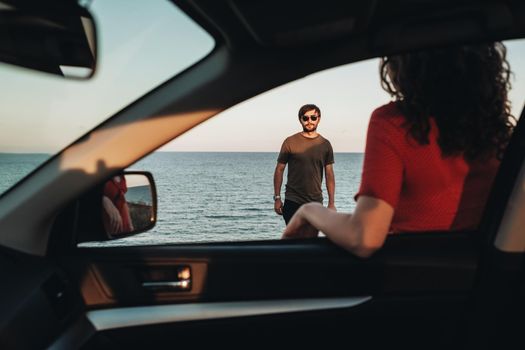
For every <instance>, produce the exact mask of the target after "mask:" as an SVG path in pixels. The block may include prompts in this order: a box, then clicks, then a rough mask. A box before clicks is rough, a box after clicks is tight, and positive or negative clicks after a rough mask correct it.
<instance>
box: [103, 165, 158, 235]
mask: <svg viewBox="0 0 525 350" xmlns="http://www.w3.org/2000/svg"><path fill="white" fill-rule="evenodd" d="M101 205H102V222H103V226H104V230H105V231H106V234H107V235H108V237H110V238H119V237H122V236H124V235H129V234H133V233H138V232H143V231H145V230H148V229H150V228H152V227H153V226H154V225H155V215H156V195H155V187H154V186H153V181H152V178H151V177H150V176H148V174H147V173H138V172H137V173H135V172H127V173H124V174H119V175H115V176H113V177H112V178H111V179H109V180H108V181H106V182H105V184H104V188H103V191H102V198H101Z"/></svg>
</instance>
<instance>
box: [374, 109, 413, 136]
mask: <svg viewBox="0 0 525 350" xmlns="http://www.w3.org/2000/svg"><path fill="white" fill-rule="evenodd" d="M404 123H405V117H404V116H403V113H402V112H401V111H400V110H399V108H398V106H397V104H396V103H395V102H389V103H387V104H385V105H382V106H380V107H378V108H376V109H375V110H374V111H373V112H372V116H371V117H370V126H369V127H370V128H373V129H378V128H380V129H385V130H391V132H399V133H403V125H404Z"/></svg>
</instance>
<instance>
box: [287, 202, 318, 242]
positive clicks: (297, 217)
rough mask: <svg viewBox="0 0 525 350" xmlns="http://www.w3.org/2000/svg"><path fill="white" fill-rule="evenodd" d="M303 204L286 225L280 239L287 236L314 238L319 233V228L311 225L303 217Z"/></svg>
mask: <svg viewBox="0 0 525 350" xmlns="http://www.w3.org/2000/svg"><path fill="white" fill-rule="evenodd" d="M303 208H304V205H303V206H302V207H301V208H299V210H297V211H296V212H295V214H294V216H293V217H292V219H291V220H290V222H289V223H288V225H287V226H286V229H285V230H284V233H283V236H282V237H281V238H282V239H287V238H314V237H317V236H318V235H319V230H318V229H317V228H315V227H314V226H312V224H310V223H309V222H308V221H307V220H306V219H305V218H304V215H303V213H304V210H302V209H303Z"/></svg>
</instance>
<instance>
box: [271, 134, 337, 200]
mask: <svg viewBox="0 0 525 350" xmlns="http://www.w3.org/2000/svg"><path fill="white" fill-rule="evenodd" d="M277 161H278V162H279V163H284V164H288V181H287V183H286V192H285V197H286V199H287V200H290V201H292V202H295V203H297V204H304V203H308V202H319V203H322V202H323V191H322V190H321V184H322V182H323V173H324V167H325V166H326V165H328V164H332V163H333V162H334V151H333V150H332V145H331V144H330V142H329V141H328V140H327V139H325V138H324V137H322V136H321V135H319V136H317V137H315V138H313V139H310V138H307V137H305V136H303V135H302V134H301V133H297V134H295V135H292V136H290V137H288V138H287V139H286V140H284V142H283V145H282V147H281V152H280V153H279V157H278V158H277Z"/></svg>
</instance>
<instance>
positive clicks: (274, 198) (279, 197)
mask: <svg viewBox="0 0 525 350" xmlns="http://www.w3.org/2000/svg"><path fill="white" fill-rule="evenodd" d="M278 199H281V196H273V201H274V202H275V201H276V200H278Z"/></svg>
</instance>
